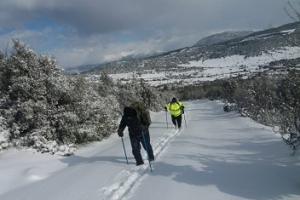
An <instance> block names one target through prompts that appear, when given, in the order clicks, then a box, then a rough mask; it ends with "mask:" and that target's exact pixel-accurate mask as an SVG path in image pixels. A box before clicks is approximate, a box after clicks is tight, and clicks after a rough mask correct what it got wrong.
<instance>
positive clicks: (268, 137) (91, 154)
mask: <svg viewBox="0 0 300 200" xmlns="http://www.w3.org/2000/svg"><path fill="white" fill-rule="evenodd" d="M184 103H185V105H186V113H185V116H184V117H185V118H184V119H185V120H183V125H184V126H183V128H182V129H181V130H175V129H174V128H173V126H172V125H171V122H170V116H169V114H168V115H166V113H165V112H158V113H151V116H152V121H153V124H152V125H151V127H150V134H151V143H152V145H153V148H154V154H155V157H156V160H155V161H154V162H152V163H151V166H152V169H153V172H151V169H150V167H149V164H148V161H147V160H145V164H144V165H143V166H139V167H136V166H135V165H134V159H133V156H132V154H131V149H130V144H129V139H128V135H127V133H126V134H125V137H124V141H125V149H126V153H127V156H128V159H129V165H127V164H126V160H125V155H124V151H123V146H122V142H121V139H120V138H119V137H118V136H117V134H116V133H114V134H113V135H112V136H111V137H110V138H108V139H106V140H104V141H102V142H97V143H92V144H89V145H87V146H86V147H83V148H81V149H79V150H78V151H77V152H76V154H75V155H73V156H70V157H60V156H50V155H41V154H38V153H36V154H34V153H32V152H26V151H24V150H22V151H17V150H9V151H7V152H5V153H2V154H1V155H0V160H1V162H0V199H1V200H19V199H20V200H41V199H42V200H53V199H57V200H87V199H88V200H94V199H95V200H96V199H97V200H100V199H101V200H103V199H105V200H116V199H122V200H141V199H143V200H161V199H164V200H182V199H205V200H216V199H222V200H243V199H244V200H246V199H247V200H249V199H255V200H274V199H284V200H299V199H300V190H299V182H300V160H299V155H298V153H296V155H295V156H290V153H291V151H290V149H289V148H288V146H287V145H286V144H285V143H284V142H283V141H282V139H281V138H280V137H279V136H278V135H276V134H274V133H273V132H272V129H271V128H270V127H266V126H263V125H261V124H258V123H256V122H254V121H252V120H251V119H249V118H244V117H241V116H239V115H238V114H236V113H234V112H231V113H225V112H223V110H222V104H221V103H219V102H212V101H207V100H198V101H190V102H184ZM166 119H167V120H166ZM143 155H144V158H145V159H146V154H145V152H144V151H143Z"/></svg>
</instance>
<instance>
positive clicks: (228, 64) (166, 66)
mask: <svg viewBox="0 0 300 200" xmlns="http://www.w3.org/2000/svg"><path fill="white" fill-rule="evenodd" d="M249 33H250V32H243V34H236V35H235V34H232V33H231V34H229V35H230V37H229V36H228V37H224V36H225V35H226V34H223V36H222V37H221V38H223V39H222V40H221V39H218V40H217V39H215V40H214V42H213V43H212V44H210V45H197V46H195V45H194V46H192V47H185V48H180V49H176V50H173V51H169V52H166V53H162V54H159V55H156V56H151V57H147V58H139V59H131V60H128V61H119V62H112V63H107V64H104V65H101V66H100V67H95V68H93V69H92V70H88V71H86V72H85V75H87V76H90V80H91V81H98V79H99V77H100V74H101V73H102V72H103V71H104V72H106V73H107V74H109V75H110V76H111V77H112V78H113V79H116V80H120V81H122V82H128V81H130V80H132V78H133V77H135V78H142V79H143V80H145V82H147V83H149V84H151V85H155V86H163V85H168V84H171V85H173V84H176V85H190V84H201V83H202V82H205V81H213V80H216V79H225V78H233V77H240V78H249V77H252V76H253V75H255V74H257V73H271V74H272V73H280V72H284V71H286V70H289V68H299V69H300V54H299V52H300V34H299V33H300V22H295V23H290V24H285V25H282V26H279V27H275V28H270V29H265V30H261V31H256V32H252V33H250V34H249ZM221 35H222V34H221ZM221 35H218V36H221ZM232 35H234V36H232ZM212 38H216V37H212ZM225 38H226V39H225ZM202 42H203V40H202ZM206 44H208V43H206Z"/></svg>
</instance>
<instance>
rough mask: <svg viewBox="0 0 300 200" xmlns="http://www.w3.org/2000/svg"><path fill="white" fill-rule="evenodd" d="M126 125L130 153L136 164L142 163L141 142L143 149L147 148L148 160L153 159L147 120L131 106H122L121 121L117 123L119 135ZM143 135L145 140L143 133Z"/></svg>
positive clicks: (121, 134)
mask: <svg viewBox="0 0 300 200" xmlns="http://www.w3.org/2000/svg"><path fill="white" fill-rule="evenodd" d="M126 126H127V127H128V131H129V138H130V143H131V148H132V154H133V156H134V158H135V160H136V165H137V166H138V165H142V164H144V161H143V158H142V155H141V143H142V146H143V148H144V149H145V150H148V152H147V153H148V156H149V160H150V161H153V160H154V155H153V150H152V146H151V144H150V135H149V131H148V128H149V122H148V121H147V119H146V118H145V117H143V116H142V115H140V116H138V115H137V112H136V110H135V109H133V108H131V107H125V108H124V114H123V116H122V119H121V122H120V124H119V129H118V135H119V136H120V137H123V136H124V133H123V131H124V129H125V128H126ZM142 133H144V136H145V141H146V144H145V141H144V138H143V134H142Z"/></svg>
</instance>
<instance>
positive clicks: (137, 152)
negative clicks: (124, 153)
mask: <svg viewBox="0 0 300 200" xmlns="http://www.w3.org/2000/svg"><path fill="white" fill-rule="evenodd" d="M144 136H145V141H146V144H145V141H144V138H143V135H142V134H140V135H138V136H132V135H130V144H131V148H132V154H133V156H134V158H135V160H136V162H137V163H143V158H142V155H141V144H142V146H143V148H144V149H145V150H146V151H147V150H148V152H147V153H148V156H149V159H154V155H153V149H152V146H151V144H150V135H149V132H148V131H145V132H144Z"/></svg>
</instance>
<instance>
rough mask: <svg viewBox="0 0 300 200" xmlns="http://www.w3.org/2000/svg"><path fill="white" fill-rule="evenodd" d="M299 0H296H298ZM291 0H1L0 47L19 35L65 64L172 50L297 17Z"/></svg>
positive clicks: (27, 43)
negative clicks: (289, 7)
mask: <svg viewBox="0 0 300 200" xmlns="http://www.w3.org/2000/svg"><path fill="white" fill-rule="evenodd" d="M294 1H296V0H291V2H294ZM287 2H288V0H263V1H262V0H209V1H207V0H185V1H182V0H151V1H148V0H85V1H82V0H64V1H61V0H48V1H39V0H22V1H19V0H1V2H0V48H1V49H0V51H3V52H6V50H7V49H8V48H7V47H10V46H11V43H12V42H11V40H12V39H13V38H14V39H19V40H21V41H22V42H24V43H25V44H26V45H27V46H29V47H30V48H32V49H33V50H34V51H35V52H37V53H43V54H50V55H53V56H54V57H55V58H56V60H57V61H58V65H59V66H60V67H61V68H71V67H74V66H79V65H85V64H98V63H104V62H111V61H115V60H118V59H121V58H122V57H127V56H130V55H135V54H147V53H151V52H156V51H170V50H174V49H178V48H182V47H188V46H192V45H194V44H196V43H197V42H198V41H199V40H200V39H201V38H203V37H206V36H209V35H211V34H215V33H219V32H222V31H229V30H262V29H266V28H270V27H276V26H280V25H283V24H286V23H290V22H292V20H291V18H290V17H288V15H287V14H286V12H285V11H284V7H285V6H286V3H287Z"/></svg>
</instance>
